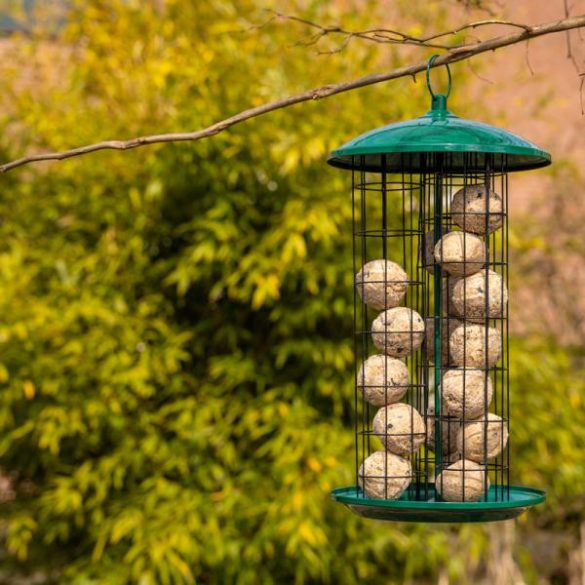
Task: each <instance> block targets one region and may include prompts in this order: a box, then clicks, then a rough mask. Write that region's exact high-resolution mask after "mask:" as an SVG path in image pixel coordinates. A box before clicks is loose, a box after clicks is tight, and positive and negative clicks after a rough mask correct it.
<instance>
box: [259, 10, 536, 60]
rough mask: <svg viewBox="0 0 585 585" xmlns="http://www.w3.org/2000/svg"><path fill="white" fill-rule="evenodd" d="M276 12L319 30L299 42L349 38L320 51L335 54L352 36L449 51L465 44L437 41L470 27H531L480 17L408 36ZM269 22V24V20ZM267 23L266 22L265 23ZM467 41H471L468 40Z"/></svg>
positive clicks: (322, 53)
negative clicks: (350, 28)
mask: <svg viewBox="0 0 585 585" xmlns="http://www.w3.org/2000/svg"><path fill="white" fill-rule="evenodd" d="M269 12H271V13H272V17H271V19H270V20H269V21H268V22H273V21H274V20H276V19H279V20H285V21H291V22H298V23H300V24H303V25H305V26H308V27H310V28H312V29H315V30H317V32H316V33H315V34H314V35H312V36H311V37H309V39H307V40H306V41H302V42H301V43H299V44H302V45H305V46H310V45H316V44H317V43H318V42H319V41H320V40H321V39H322V38H323V37H326V36H328V35H333V34H338V35H342V36H344V37H345V40H344V43H343V45H342V47H340V48H339V49H334V50H331V51H323V52H320V53H319V54H321V55H325V54H332V53H339V52H340V51H341V50H342V49H343V47H345V46H347V44H348V43H349V41H350V40H351V39H352V38H359V39H362V40H366V41H371V42H374V43H388V44H395V45H415V46H418V47H429V48H432V49H443V50H445V51H448V50H451V49H453V48H456V47H461V46H464V45H447V44H444V43H437V42H435V41H437V40H438V39H442V38H444V37H448V36H454V35H456V34H458V33H460V32H464V31H466V30H474V29H477V28H481V27H484V26H494V25H500V26H510V27H513V28H520V29H522V30H530V27H529V26H528V25H526V24H520V23H517V22H512V21H510V20H500V19H493V18H492V19H488V20H478V21H477V22H471V23H469V24H465V25H463V26H460V27H458V28H455V29H453V30H449V31H445V32H441V33H437V34H433V35H430V36H427V37H415V36H412V35H408V34H406V33H403V32H401V31H398V30H394V29H388V28H372V29H367V30H361V31H350V30H346V29H344V28H341V27H340V26H323V25H321V24H319V23H317V22H313V21H311V20H307V19H306V18H301V17H299V16H294V15H289V14H284V13H282V12H278V11H276V10H269ZM265 24H267V23H265ZM263 26H264V25H263ZM465 44H467V43H465Z"/></svg>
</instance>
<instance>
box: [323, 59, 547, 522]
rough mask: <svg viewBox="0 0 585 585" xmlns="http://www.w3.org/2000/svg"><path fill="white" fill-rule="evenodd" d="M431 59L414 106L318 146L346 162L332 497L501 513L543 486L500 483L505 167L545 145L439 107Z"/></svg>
mask: <svg viewBox="0 0 585 585" xmlns="http://www.w3.org/2000/svg"><path fill="white" fill-rule="evenodd" d="M433 60H434V59H431V61H430V62H429V68H428V69H427V84H428V87H429V91H430V93H431V96H432V109H431V111H430V112H429V113H428V114H426V115H425V116H423V117H421V118H418V119H417V120H413V121H410V122H406V123H401V124H394V125H390V126H386V127H384V128H381V129H378V130H375V131H373V132H370V133H367V134H365V135H362V136H360V137H358V138H357V139H355V140H353V141H351V142H350V143H348V144H346V145H345V146H343V147H341V148H340V149H338V150H337V151H335V152H334V153H333V154H332V156H331V158H330V159H329V163H330V164H332V165H334V166H337V167H340V168H345V169H349V170H351V176H352V202H353V258H354V274H355V287H354V353H355V358H356V368H355V485H354V486H350V487H347V488H340V489H338V490H335V491H334V492H333V497H334V499H336V500H338V501H340V502H342V503H344V504H346V505H348V506H349V507H350V508H351V509H352V510H353V511H354V512H356V513H358V514H360V515H363V516H366V517H371V518H378V519H388V520H411V521H427V522H428V521H431V522H445V521H447V522H457V521H468V522H472V521H490V520H500V519H506V518H511V517H514V516H516V515H518V514H519V513H521V512H522V511H523V510H524V509H526V508H527V507H529V506H532V505H535V504H537V503H539V502H541V501H543V500H544V493H543V492H540V491H539V490H534V489H532V488H524V487H519V486H513V485H510V471H511V462H510V449H509V444H510V423H511V416H510V400H509V372H510V355H509V343H508V336H509V319H508V174H509V172H511V171H518V170H526V169H530V168H538V167H542V166H545V165H547V164H550V156H549V155H548V154H547V153H546V152H543V151H542V150H540V149H538V148H537V147H535V146H534V145H533V144H531V143H529V142H526V141H524V140H523V139H521V138H519V137H517V136H515V135H513V134H510V133H508V132H505V131H503V130H499V129H496V128H492V127H490V126H487V125H484V124H479V123H476V122H470V121H467V120H462V119H461V118H457V117H456V116H453V114H451V113H449V112H448V111H447V109H446V100H447V95H448V94H447V95H442V94H434V92H433V91H432V88H431V85H430V81H429V77H428V71H429V69H430V67H431V66H432V64H433ZM449 86H450V75H449ZM449 90H450V87H449Z"/></svg>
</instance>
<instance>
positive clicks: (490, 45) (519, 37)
mask: <svg viewBox="0 0 585 585" xmlns="http://www.w3.org/2000/svg"><path fill="white" fill-rule="evenodd" d="M582 27H585V15H581V16H575V17H572V18H566V19H563V20H559V21H555V22H549V23H545V24H541V25H538V26H532V27H528V26H526V27H525V28H522V30H521V31H517V32H513V33H511V34H508V35H504V36H500V37H495V38H491V39H488V40H485V41H482V42H478V43H476V44H473V45H465V46H461V47H455V48H453V49H450V50H449V51H447V52H446V53H445V54H444V55H441V56H440V57H438V58H437V59H436V60H435V61H434V63H433V66H434V67H439V66H441V65H446V64H448V63H456V62H458V61H463V60H466V59H470V58H471V57H474V56H476V55H480V54H481V53H485V52H487V51H495V50H496V49H500V48H502V47H507V46H509V45H513V44H516V43H520V42H522V41H526V40H528V39H532V38H535V37H540V36H544V35H548V34H552V33H557V32H563V31H568V30H572V29H577V28H582ZM426 68H427V63H426V61H423V62H419V63H416V64H414V65H409V66H405V67H399V68H398V69H393V70H391V71H387V72H385V73H377V74H373V75H367V76H365V77H360V78H358V79H354V80H352V81H346V82H342V83H335V84H331V85H325V86H322V87H319V88H316V89H311V90H308V91H305V92H303V93H300V94H297V95H293V96H289V97H287V98H284V99H281V100H277V101H275V102H271V103H267V104H264V105H262V106H257V107H255V108H250V109H248V110H244V111H242V112H240V113H238V114H236V115H234V116H231V117H229V118H226V119H225V120H221V121H220V122H216V123H215V124H212V125H211V126H208V127H207V128H202V129H200V130H196V131H194V132H176V133H171V134H157V135H154V136H142V137H139V138H131V139H130V140H108V141H105V142H98V143H96V144H89V145H87V146H80V147H79V148H73V149H71V150H66V151H62V152H49V153H45V154H36V155H31V156H25V157H23V158H20V159H17V160H14V161H12V162H8V163H6V164H3V165H0V172H2V173H5V172H7V171H10V170H12V169H15V168H17V167H21V166H23V165H26V164H29V163H33V162H40V161H50V160H63V159H67V158H72V157H75V156H81V155H84V154H89V153H92V152H97V151H99V150H130V149H132V148H138V147H140V146H146V145H150V144H161V143H167V142H184V141H196V140H201V139H202V138H207V137H209V136H214V135H216V134H219V133H220V132H223V131H224V130H227V129H228V128H230V127H231V126H235V125H236V124H240V123H241V122H244V121H245V120H249V119H251V118H256V117H258V116H262V115H264V114H267V113H269V112H274V111H276V110H280V109H283V108H287V107H289V106H293V105H296V104H300V103H303V102H308V101H313V100H320V99H324V98H327V97H330V96H333V95H337V94H340V93H344V92H346V91H352V90H354V89H359V88H362V87H367V86H369V85H374V84H376V83H381V82H383V81H390V80H392V79H398V78H401V77H408V76H414V75H416V74H417V73H420V72H422V71H425V70H426Z"/></svg>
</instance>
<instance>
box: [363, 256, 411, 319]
mask: <svg viewBox="0 0 585 585" xmlns="http://www.w3.org/2000/svg"><path fill="white" fill-rule="evenodd" d="M355 285H356V288H357V291H358V293H359V295H360V297H361V298H362V300H363V301H364V303H366V305H368V306H369V307H372V309H377V310H378V311H380V310H382V309H390V308H391V307H396V306H398V305H399V304H400V302H401V301H402V299H403V298H404V295H405V294H406V289H407V287H408V274H406V272H405V271H404V269H403V268H402V266H400V265H398V264H396V262H392V261H391V260H372V261H371V262H368V263H367V264H364V266H363V267H362V269H361V270H360V271H359V272H358V273H357V275H356V277H355Z"/></svg>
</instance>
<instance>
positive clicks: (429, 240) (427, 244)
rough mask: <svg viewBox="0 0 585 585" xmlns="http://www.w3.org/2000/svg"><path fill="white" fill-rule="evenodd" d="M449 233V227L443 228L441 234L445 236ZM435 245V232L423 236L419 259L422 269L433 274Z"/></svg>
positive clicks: (431, 231)
mask: <svg viewBox="0 0 585 585" xmlns="http://www.w3.org/2000/svg"><path fill="white" fill-rule="evenodd" d="M449 231H450V230H449V228H448V227H447V226H443V228H442V230H441V234H442V235H445V234H447V233H449ZM435 244H436V242H435V230H430V231H428V232H426V233H425V234H422V235H421V238H420V244H419V257H420V260H421V264H422V267H423V268H425V269H426V270H428V271H429V272H431V273H432V272H434V270H435Z"/></svg>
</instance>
